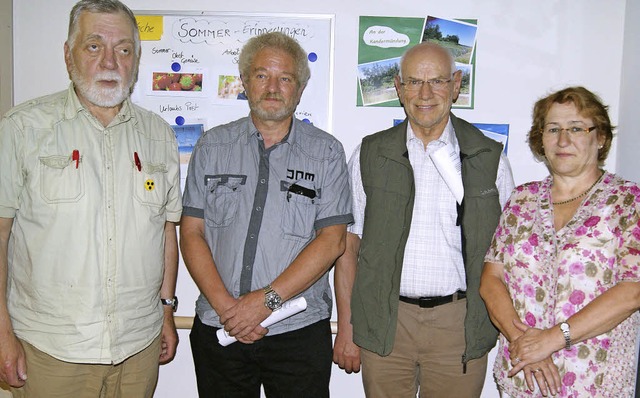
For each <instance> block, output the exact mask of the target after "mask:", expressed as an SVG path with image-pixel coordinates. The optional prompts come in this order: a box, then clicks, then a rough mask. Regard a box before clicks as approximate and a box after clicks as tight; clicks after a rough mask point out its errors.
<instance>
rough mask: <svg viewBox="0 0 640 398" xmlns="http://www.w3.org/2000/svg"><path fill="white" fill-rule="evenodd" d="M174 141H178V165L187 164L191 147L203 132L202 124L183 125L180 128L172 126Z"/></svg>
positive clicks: (191, 150)
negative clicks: (174, 135)
mask: <svg viewBox="0 0 640 398" xmlns="http://www.w3.org/2000/svg"><path fill="white" fill-rule="evenodd" d="M171 127H172V128H173V131H174V133H175V134H176V140H177V141H178V152H180V164H189V159H191V152H193V147H194V146H195V145H196V142H198V138H200V136H201V135H202V133H203V132H204V126H203V125H202V124H183V125H181V126H177V125H173V126H171Z"/></svg>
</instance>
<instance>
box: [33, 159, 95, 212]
mask: <svg viewBox="0 0 640 398" xmlns="http://www.w3.org/2000/svg"><path fill="white" fill-rule="evenodd" d="M39 160H40V196H41V197H42V200H44V201H45V202H46V203H51V204H53V203H73V202H78V201H79V200H80V198H82V197H83V196H84V189H85V183H84V171H83V170H84V169H83V168H82V167H75V165H76V161H74V160H72V156H71V155H51V156H41V157H40V158H39ZM78 162H79V159H78Z"/></svg>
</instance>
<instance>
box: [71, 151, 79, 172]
mask: <svg viewBox="0 0 640 398" xmlns="http://www.w3.org/2000/svg"><path fill="white" fill-rule="evenodd" d="M71 160H73V161H75V162H76V169H77V168H78V165H79V164H80V151H79V150H77V149H74V150H73V154H72V155H71Z"/></svg>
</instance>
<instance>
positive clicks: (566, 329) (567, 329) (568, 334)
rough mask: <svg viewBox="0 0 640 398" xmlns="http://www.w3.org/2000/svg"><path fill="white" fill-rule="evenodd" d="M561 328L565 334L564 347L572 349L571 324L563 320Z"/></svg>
mask: <svg viewBox="0 0 640 398" xmlns="http://www.w3.org/2000/svg"><path fill="white" fill-rule="evenodd" d="M560 330H562V334H564V342H565V346H564V349H565V350H570V349H571V328H570V327H569V324H568V323H566V322H562V323H561V324H560Z"/></svg>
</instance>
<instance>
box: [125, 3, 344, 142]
mask: <svg viewBox="0 0 640 398" xmlns="http://www.w3.org/2000/svg"><path fill="white" fill-rule="evenodd" d="M135 14H136V19H137V21H138V29H139V31H140V36H141V43H142V47H141V58H140V70H139V74H138V76H139V77H138V82H137V83H136V85H135V87H134V90H133V94H132V99H133V101H134V102H135V103H137V104H139V105H141V106H142V107H144V108H147V109H149V110H151V111H153V112H156V113H157V114H159V115H160V116H161V117H162V118H163V119H164V120H166V121H167V122H168V123H169V124H171V125H173V126H183V125H184V126H190V125H197V126H201V127H202V129H203V130H208V129H210V128H212V127H215V126H217V125H220V124H224V123H228V122H230V121H233V120H236V119H239V118H241V117H244V116H247V115H248V113H249V107H248V104H247V101H246V100H245V99H244V98H243V96H242V91H243V89H242V84H241V82H240V79H239V75H240V74H239V71H238V57H239V55H240V50H241V49H242V46H243V45H244V44H245V43H246V42H247V41H248V40H249V39H250V38H252V37H254V36H257V35H259V34H262V33H267V32H271V31H279V32H282V33H284V34H287V35H288V36H290V37H293V38H294V39H296V40H297V41H298V42H299V43H300V45H301V46H302V48H304V50H305V51H306V52H307V53H308V54H309V57H308V59H309V67H310V69H311V79H310V80H309V83H308V84H307V87H306V89H305V91H304V94H303V95H302V99H301V100H300V104H299V105H298V107H297V109H296V117H297V118H299V119H301V120H304V121H305V122H308V123H312V124H313V125H315V126H316V127H319V128H320V129H323V130H325V131H329V132H330V131H331V120H332V115H331V109H332V106H331V105H332V104H331V99H332V94H333V30H334V17H333V15H325V14H257V13H237V12H234V13H230V12H229V13H221V12H220V13H214V12H187V13H185V12H179V11H136V12H135Z"/></svg>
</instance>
